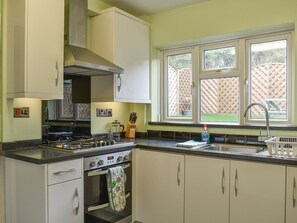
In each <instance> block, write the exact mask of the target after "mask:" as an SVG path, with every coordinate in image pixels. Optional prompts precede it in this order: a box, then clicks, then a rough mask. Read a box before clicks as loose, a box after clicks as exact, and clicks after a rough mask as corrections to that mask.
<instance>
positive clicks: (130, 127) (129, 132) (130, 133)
mask: <svg viewBox="0 0 297 223" xmlns="http://www.w3.org/2000/svg"><path fill="white" fill-rule="evenodd" d="M135 130H136V125H135V124H131V123H130V122H128V124H127V129H126V134H125V137H126V138H131V139H134V138H135Z"/></svg>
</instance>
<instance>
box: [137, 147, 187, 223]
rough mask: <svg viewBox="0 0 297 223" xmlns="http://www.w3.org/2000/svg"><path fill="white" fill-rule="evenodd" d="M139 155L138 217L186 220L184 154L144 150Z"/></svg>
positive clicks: (156, 221)
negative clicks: (184, 218)
mask: <svg viewBox="0 0 297 223" xmlns="http://www.w3.org/2000/svg"><path fill="white" fill-rule="evenodd" d="M137 155H138V157H137V167H136V169H137V174H136V205H135V206H136V220H138V221H140V222H154V223H164V222H170V223H181V222H183V217H184V211H183V210H184V156H183V155H177V154H172V153H163V152H153V151H145V150H140V151H139V153H138V154H137Z"/></svg>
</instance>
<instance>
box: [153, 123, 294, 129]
mask: <svg viewBox="0 0 297 223" xmlns="http://www.w3.org/2000/svg"><path fill="white" fill-rule="evenodd" d="M148 124H149V125H154V126H181V127H203V124H201V123H181V122H179V123H177V122H148ZM207 125H208V127H210V128H229V129H259V128H262V129H264V128H266V125H240V124H234V125H231V124H211V123H207ZM270 130H285V131H297V127H296V126H292V125H283V126H274V125H270Z"/></svg>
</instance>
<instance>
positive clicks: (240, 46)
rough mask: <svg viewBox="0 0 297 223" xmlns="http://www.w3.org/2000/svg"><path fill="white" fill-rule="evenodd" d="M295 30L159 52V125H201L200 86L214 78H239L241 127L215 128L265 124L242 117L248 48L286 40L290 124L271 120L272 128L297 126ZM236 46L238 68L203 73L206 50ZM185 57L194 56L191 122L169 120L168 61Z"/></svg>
mask: <svg viewBox="0 0 297 223" xmlns="http://www.w3.org/2000/svg"><path fill="white" fill-rule="evenodd" d="M294 35H295V34H294V30H289V31H282V32H274V33H269V34H267V33H266V34H259V35H253V36H252V37H251V36H247V37H241V38H238V39H234V40H226V41H218V42H212V43H207V44H201V45H196V46H191V47H184V48H178V49H169V50H162V51H160V71H161V72H160V73H161V78H160V81H161V82H160V83H161V85H160V86H161V91H160V92H161V94H160V97H161V98H160V103H161V106H160V112H161V115H160V116H161V117H160V121H164V122H174V123H179V122H180V123H202V122H201V120H200V112H201V111H200V108H201V101H200V97H201V95H200V82H201V80H203V79H212V78H225V77H239V122H238V123H225V122H224V123H219V122H213V123H214V124H224V125H226V124H230V125H235V126H236V125H242V124H248V125H263V124H265V120H264V119H263V120H250V119H249V118H248V117H247V118H245V119H244V117H243V113H244V111H245V108H246V107H247V106H248V105H249V94H250V92H249V85H250V84H249V69H250V66H249V63H248V62H249V50H248V44H250V43H257V41H258V42H263V41H264V42H266V41H270V40H271V41H272V40H280V39H284V38H286V39H287V41H288V46H287V49H288V52H287V57H288V58H287V95H288V98H287V99H288V102H287V106H288V108H287V109H288V111H287V117H288V120H287V121H283V120H279V121H276V120H271V121H270V123H271V124H273V125H280V126H291V125H294V124H295V119H294V117H293V115H294V114H293V108H294V104H295V103H294V101H295V97H294V93H295V91H294V86H295V77H294V76H293V73H294V69H295V66H294V64H295V62H294V49H295V48H294V43H293V41H292V39H294ZM230 46H235V47H236V55H237V56H236V67H234V68H229V69H221V70H203V68H204V61H203V60H204V55H203V52H204V51H205V50H212V49H218V48H225V47H230ZM182 53H192V81H193V85H192V86H193V88H194V89H193V91H192V118H191V119H178V118H175V117H174V118H172V117H168V116H167V98H168V97H167V92H168V91H167V90H168V89H167V62H166V60H165V58H167V56H170V55H177V54H182Z"/></svg>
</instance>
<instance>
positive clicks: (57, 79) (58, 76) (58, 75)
mask: <svg viewBox="0 0 297 223" xmlns="http://www.w3.org/2000/svg"><path fill="white" fill-rule="evenodd" d="M56 70H57V77H56V86H58V83H59V78H60V70H59V64H58V61H56Z"/></svg>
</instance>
